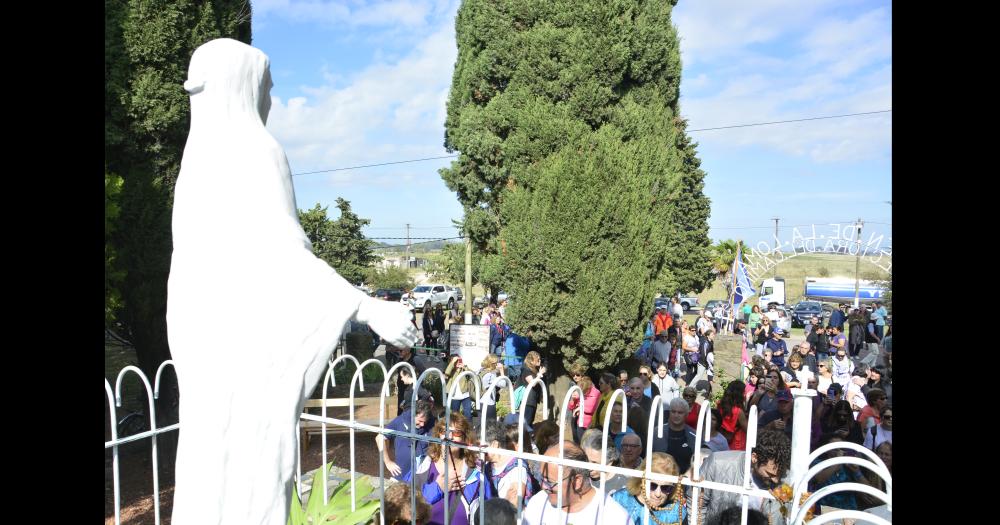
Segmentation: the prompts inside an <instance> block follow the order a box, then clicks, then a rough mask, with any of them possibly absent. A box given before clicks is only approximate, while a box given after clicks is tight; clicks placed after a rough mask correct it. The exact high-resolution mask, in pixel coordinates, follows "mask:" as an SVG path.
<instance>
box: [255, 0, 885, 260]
mask: <svg viewBox="0 0 1000 525" xmlns="http://www.w3.org/2000/svg"><path fill="white" fill-rule="evenodd" d="M252 5H253V9H254V13H253V45H254V46H255V47H257V48H259V49H261V50H262V51H264V52H265V53H266V54H267V55H268V56H269V57H270V59H271V69H272V76H273V78H274V84H275V86H274V89H273V90H272V92H271V94H272V97H273V99H274V103H273V105H272V110H271V114H270V117H269V119H268V129H269V130H270V131H271V133H272V134H273V135H274V136H275V137H276V138H277V139H278V141H279V142H280V143H281V144H282V145H283V146H284V148H285V151H286V153H287V155H288V160H289V163H290V164H291V168H292V173H293V174H296V173H304V172H311V171H319V170H328V169H333V168H342V167H348V166H357V165H365V164H376V163H381V162H392V161H399V160H407V159H417V158H426V157H436V156H443V155H447V152H446V151H445V149H444V147H443V140H444V118H445V101H446V100H447V95H448V89H449V88H450V85H451V74H452V70H453V67H454V62H455V57H456V54H457V53H456V48H455V36H454V20H455V12H456V10H457V9H458V5H459V1H457V0H389V1H367V0H339V1H328V2H322V1H316V0H312V1H291V0H260V1H254V2H252ZM891 15H892V4H891V2H887V1H863V0H835V1H834V0H754V1H752V2H746V1H736V0H681V1H680V2H679V3H678V5H677V7H675V8H674V13H673V21H674V24H675V25H676V26H677V28H678V31H679V33H680V36H681V51H682V58H683V62H684V69H683V77H682V82H681V114H682V116H684V117H686V118H687V119H688V120H689V126H688V127H689V129H699V128H707V127H718V126H726V125H734V124H746V123H757V122H771V121H777V120H791V119H800V118H809V117H817V116H828V115H841V114H847V113H861V112H871V111H880V110H886V109H891V108H892V25H891ZM891 115H892V114H891V113H881V114H877V115H867V116H860V117H848V118H840V119H830V120H817V121H810V122H798V123H790V124H778V125H769V126H756V127H749V128H740V129H730V130H717V131H701V132H692V133H691V136H692V137H693V138H694V139H695V140H696V141H697V142H698V143H699V147H698V153H699V157H700V158H701V160H702V168H703V169H704V170H705V172H706V173H707V176H706V178H705V193H706V194H707V195H708V196H709V198H710V199H711V200H712V215H711V217H710V218H709V226H710V233H709V235H710V236H711V238H712V239H713V240H715V239H722V238H742V239H743V240H744V241H745V242H747V243H749V244H756V243H757V242H759V241H762V240H767V239H770V238H771V237H772V236H773V232H774V222H773V221H772V220H771V218H772V217H779V218H780V221H779V227H780V229H781V232H780V233H779V237H781V238H782V239H789V238H790V236H791V226H795V225H807V224H828V223H847V222H849V221H853V220H855V219H856V218H858V217H861V218H863V219H864V220H865V227H864V233H863V238H866V239H867V238H868V237H869V235H871V234H872V233H875V234H882V235H884V236H885V238H886V239H888V238H890V237H891V236H892V230H891V224H890V223H891V222H892V220H891V211H892V207H891V205H889V204H887V203H886V201H891V200H892V196H891V191H892V136H891V133H892V116H891ZM449 162H450V160H449V159H442V160H433V161H424V162H416V163H408V164H397V165H391V166H382V167H376V168H365V169H356V170H343V171H336V172H332V173H321V174H312V175H297V176H295V177H294V178H293V180H294V184H295V192H296V200H297V202H298V205H299V208H302V209H307V208H311V207H312V206H314V205H315V204H316V203H317V202H318V203H320V204H322V205H324V206H330V208H331V209H332V210H333V215H336V210H335V208H334V206H333V205H334V201H335V200H336V198H337V197H343V198H345V199H347V200H349V201H351V205H352V207H353V208H354V210H355V211H356V212H357V213H358V214H359V215H361V216H362V217H367V218H370V219H371V220H372V223H371V225H370V227H369V228H368V229H367V230H366V233H367V234H368V235H369V236H370V237H403V236H405V224H407V223H409V224H410V225H411V231H410V234H411V235H412V236H413V237H452V236H454V235H455V234H456V230H455V229H454V228H453V227H452V226H451V224H452V219H460V218H461V215H462V209H461V206H460V205H459V204H458V202H457V200H456V198H455V196H454V194H453V193H451V192H450V191H449V190H448V188H447V187H446V186H445V184H444V182H443V181H442V180H441V178H440V176H439V175H438V174H437V170H438V168H440V167H443V166H446V165H448V163H449ZM803 230H804V229H803ZM384 242H389V243H395V242H396V241H393V240H385V241H384ZM890 244H891V243H890V242H888V240H887V241H885V242H884V243H883V245H890Z"/></svg>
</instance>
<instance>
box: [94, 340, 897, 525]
mask: <svg viewBox="0 0 1000 525" xmlns="http://www.w3.org/2000/svg"><path fill="white" fill-rule="evenodd" d="M345 361H351V362H353V364H354V368H355V371H354V374H353V375H352V376H351V382H350V390H349V393H348V399H349V406H350V410H349V415H348V417H349V418H348V419H346V420H345V419H338V418H334V417H329V416H328V415H327V408H326V406H327V404H326V401H327V400H328V399H329V387H331V386H336V379H335V375H334V369H335V368H336V366H338V365H340V364H341V363H342V362H345ZM172 364H173V363H172V361H166V362H164V363H163V364H162V365H161V366H160V369H159V370H157V374H156V380H155V386H151V385H150V383H149V380H148V379H147V378H146V376H145V375H144V374H143V373H142V371H141V370H139V369H138V368H136V367H134V366H129V367H126V368H124V369H123V370H122V371H121V373H119V375H118V379H117V381H116V384H115V389H114V391H112V388H111V385H110V383H109V382H108V381H107V380H105V392H106V394H107V397H108V401H109V410H110V415H111V421H112V425H111V440H110V441H107V442H105V449H111V450H112V456H113V478H114V483H113V485H114V501H115V507H114V508H115V525H120V523H121V517H120V486H119V462H118V447H119V446H120V445H122V444H124V443H128V442H132V441H137V440H140V439H147V438H148V439H151V440H152V449H153V452H152V465H153V477H154V480H153V490H154V494H153V506H154V508H155V511H154V512H155V515H154V519H155V523H156V524H157V525H159V523H160V509H159V481H158V458H157V448H156V438H157V436H158V435H159V434H162V433H165V432H170V431H173V430H177V429H179V428H180V422H178V423H176V424H173V425H169V426H166V427H163V428H156V407H155V404H154V403H153V401H154V400H155V399H157V398H158V397H159V388H160V377H161V373H162V371H163V369H164V367H166V366H167V365H172ZM370 366H375V367H377V368H379V369H381V371H382V374H383V379H382V383H381V387H380V388H379V404H380V406H379V420H378V421H379V424H378V426H375V425H369V424H365V423H361V422H358V421H357V420H356V418H355V411H354V405H355V403H354V398H355V391H356V390H357V391H359V392H364V382H363V381H362V380H361V378H362V372H363V370H364V369H365V368H366V367H370ZM402 368H408V369H409V371H410V372H411V373H414V375H415V372H416V370H414V369H413V366H412V365H411V364H409V363H405V362H401V363H397V364H395V365H394V366H392V367H391V368H389V369H388V370H387V369H386V367H385V365H384V364H383V363H382V362H381V361H379V360H377V359H369V360H367V361H364V362H360V363H359V362H358V360H357V359H356V358H355V357H354V356H351V355H341V356H339V357H337V358H336V359H334V360H333V361H332V362H331V363H330V366H329V367H328V369H327V373H326V375H325V377H324V379H323V401H324V403H323V406H322V409H321V413H320V415H315V414H307V413H303V414H302V415H301V416H300V419H301V420H303V421H315V422H319V423H320V424H321V429H322V434H323V435H322V458H323V460H322V467H320V468H323V469H324V473H323V474H324V475H323V487H322V490H323V496H324V503H325V502H326V501H327V497H328V494H329V487H328V486H327V484H328V479H329V472H328V471H326V470H325V469H326V465H327V463H328V462H327V456H328V446H327V445H328V444H327V438H326V435H327V432H326V430H327V427H328V425H334V426H340V427H346V428H347V429H348V431H349V436H350V437H349V442H350V443H349V447H350V458H351V460H350V462H351V465H350V466H351V472H350V479H349V483H350V487H349V491H350V494H351V501H352V511H353V510H355V505H356V500H355V498H354V494H355V484H356V480H355V473H356V469H355V466H356V465H355V453H356V448H355V445H356V444H355V433H356V432H357V431H363V432H372V433H376V434H380V435H382V436H394V437H397V438H406V439H410V440H414V441H422V442H427V443H438V444H441V445H445V446H448V447H455V448H462V449H466V450H471V451H473V452H476V453H478V454H479V456H480V460H483V461H485V454H486V453H493V454H502V455H505V456H507V457H516V458H519V459H522V460H525V461H529V462H542V463H548V464H550V465H553V466H556V467H557V468H558V469H559V472H558V474H559V478H558V479H562V469H563V468H566V467H569V468H574V467H575V468H581V469H587V470H591V471H595V472H599V473H600V482H599V489H598V490H599V491H600V493H601V494H603V493H605V488H606V482H607V479H608V477H609V476H613V475H622V476H626V477H641V478H643V479H644V480H645V481H644V483H645V488H646V490H648V489H649V482H658V483H681V484H683V485H686V486H689V487H691V495H692V497H691V498H690V501H691V502H692V505H693V508H694V509H697V508H698V502H699V501H700V500H699V496H700V492H701V491H703V490H706V489H709V490H720V491H727V492H734V493H737V494H739V495H740V501H741V506H742V520H741V522H742V523H746V519H747V512H748V507H749V501H750V498H751V497H755V498H764V499H774V496H773V495H772V494H771V493H770V492H768V491H765V490H762V489H757V488H754V487H753V486H752V484H751V474H750V461H745V462H744V470H743V476H742V483H741V484H740V485H730V484H726V483H719V482H715V481H709V480H704V479H701V464H702V462H703V460H704V459H705V452H704V447H702V446H696V447H695V448H694V454H693V458H692V468H691V471H690V474H691V475H690V476H688V475H680V476H673V475H667V474H659V473H654V472H652V464H651V462H648V461H647V462H646V467H645V471H640V470H638V469H630V468H623V467H617V466H612V465H608V464H607V458H608V445H609V443H608V440H609V439H608V438H609V432H608V431H609V429H610V426H611V412H612V411H611V409H610V407H612V406H613V405H614V404H615V403H616V402H618V399H619V397H621V403H622V407H623V409H627V408H628V407H627V405H628V403H627V399H626V397H625V393H624V392H623V391H621V390H616V391H615V392H614V393H613V394H612V396H611V398H610V399H609V400H608V407H609V408H608V410H606V411H605V415H604V421H603V422H602V423H603V425H602V427H601V428H602V429H603V432H604V437H603V439H602V443H601V462H600V463H591V462H581V461H574V460H569V459H565V458H564V457H563V456H564V454H563V447H562V445H560V457H558V458H553V457H548V456H543V455H542V454H536V453H532V452H526V451H525V446H526V445H527V444H525V443H524V426H525V424H527V423H531V422H526V421H525V420H524V414H523V411H519V412H518V415H519V417H518V450H514V451H512V450H506V449H497V448H492V447H488V446H480V445H475V444H468V443H462V442H456V441H452V440H450V439H448V435H447V434H446V437H445V438H444V439H442V438H439V437H437V436H433V435H420V434H417V433H416V432H415V431H409V432H406V431H398V430H393V429H389V428H386V426H385V425H386V420H385V406H386V401H387V398H388V397H389V396H390V395H391V394H390V388H389V381H390V380H391V378H392V377H393V376H394V375H395V374H397V373H398V372H399V371H400V370H401V369H402ZM129 372H134V373H136V374H137V375H139V377H140V379H141V381H142V383H143V385H144V387H145V389H146V394H147V399H148V400H149V403H148V405H149V420H150V423H151V428H150V430H148V431H145V432H141V433H137V434H135V435H132V436H127V437H124V438H119V436H118V432H117V428H116V425H115V422H116V421H117V418H116V416H117V411H116V408H117V407H121V404H122V396H121V384H122V379H123V377H124V376H125V375H126V374H127V373H129ZM432 375H435V376H437V378H438V379H439V380H440V384H441V399H442V402H443V405H444V419H445V425H446V427H445V428H449V424H450V421H451V403H450V401H451V397H452V395H453V394H454V393H455V392H456V390H457V389H456V388H455V386H456V385H458V383H459V382H458V381H457V380H456V381H454V384H453V388H452V389H451V391H450V392H449V391H448V389H447V386H446V385H447V380H446V378H445V376H444V374H443V372H442V371H441V370H439V369H437V368H428V369H427V370H424V372H422V373H421V374H420V376H419V377H418V378H417V379H416V381H415V383H414V388H413V389H412V390H411V395H412V396H413V398H412V400H411V403H410V418H411V423H412V421H413V420H414V419H416V405H417V399H418V394H419V386H420V385H422V384H423V383H424V380H425V379H427V378H428V377H429V376H432ZM462 375H463V376H466V377H468V379H469V380H470V381H471V383H472V390H474V392H469V393H470V394H473V393H474V396H475V397H473V399H474V400H475V405H476V408H477V409H478V410H479V412H480V413H481V414H483V413H485V409H486V399H485V398H486V396H488V395H489V394H488V393H487V394H484V393H483V392H484V390H485V391H486V392H489V391H490V390H491V389H492V387H494V386H499V387H501V389H503V390H507V392H508V395H509V396H510V399H511V401H513V398H514V387H513V384H511V382H510V380H509V379H508V378H506V377H502V376H501V377H500V378H498V379H497V381H496V382H495V383H493V384H491V385H483V384H482V381H481V379H480V378H479V376H478V375H476V374H475V373H473V372H471V371H466V372H463V373H462ZM504 386H506V388H503V387H504ZM535 386H538V387H540V389H541V390H542V392H543V395H542V396H541V403H542V418H543V419H548V418H549V406H548V392H547V389H546V385H545V383H544V382H543V381H542V379H541V378H535V379H534V380H533V381H532V382H530V383H529V384H528V385H526V391H530V389H531V388H534V387H535ZM574 393H577V394H579V395H581V396H582V395H583V392H582V391H581V389H580V388H579V387H577V386H573V387H571V388H570V389H569V390H568V391H567V392H566V395H565V397H564V398H563V402H562V404H561V407H562V411H561V412H560V417H559V422H558V424H559V430H560V435H561V436H566V435H567V432H566V430H567V429H566V423H567V422H568V421H570V417H571V416H569V415H568V414H567V409H568V403H569V401H570V399H571V397H572V395H573V394H574ZM792 393H793V396H794V397H795V405H796V406H795V408H796V410H795V412H794V419H793V432H792V437H793V438H792V468H791V469H790V472H789V478H790V479H791V482H792V486H793V498H792V502H791V504H790V506H791V509H790V512H789V513H788V516H789V518H790V519H791V521H790V523H792V524H795V525H798V524H800V523H805V521H804V520H805V517H806V515H807V512H808V509H809V508H810V507H812V506H814V505H815V504H817V503H818V501H819V500H820V499H822V498H824V497H825V496H827V495H829V494H832V493H836V492H841V491H857V492H863V493H866V494H869V495H872V496H874V497H876V498H878V499H880V500H881V501H884V502H885V503H886V506H887V510H889V511H890V512H891V508H892V507H891V505H892V476H891V474H890V473H889V471H888V469H887V468H886V466H885V464H884V463H883V462H882V461H881V459H880V458H878V456H876V455H875V454H874V453H872V452H871V451H869V450H867V449H865V448H864V447H861V446H859V445H856V444H854V443H847V442H840V443H832V444H830V445H826V446H823V447H820V448H819V449H817V450H815V451H813V452H811V453H810V452H809V429H810V428H811V418H812V410H811V407H812V400H811V396H813V395H815V392H814V391H807V390H800V389H793V390H792ZM666 405H667V403H664V401H663V398H661V397H660V396H657V397H656V398H654V399H653V403H652V405H651V407H653V408H651V413H650V414H649V421H648V430H647V435H646V439H645V445H646V457H647V458H648V457H650V455H651V454H652V451H653V450H652V446H653V437H654V435H655V436H657V437H660V438H662V436H663V426H664V424H663V423H664V421H663V419H664V416H663V407H664V406H666ZM800 407H803V409H801V410H800V409H799V408H800ZM623 412H625V410H623ZM756 416H757V408H756V407H751V409H750V412H749V414H748V417H747V420H748V423H749V428H748V429H747V446H746V449H747V450H748V451H749V450H751V449H752V448H753V446H754V445H755V444H756V441H757V433H758V428H757V417H756ZM710 417H711V415H710V406H709V404H708V402H707V401H702V402H701V410H700V411H699V416H698V420H697V425H696V428H695V439H696V443H707V442H708V441H709V438H710V436H709V432H708V430H709V428H710ZM580 419H581V420H582V414H581V418H580ZM625 419H626V418H624V417H623V418H622V422H621V429H620V431H622V432H623V431H625V430H626V421H625ZM579 422H580V421H578V423H579ZM485 423H486V422H485V419H484V418H481V424H480V428H479V433H480V435H479V443H486V440H485V439H486V424H485ZM657 423H659V424H657ZM409 428H411V429H412V428H413V427H412V425H411V426H410V427H409ZM414 430H415V429H414ZM297 432H298V430H297ZM296 437H298V436H296ZM560 442H562V440H560ZM296 443H298V444H299V446H301V443H302V441H301V440H299V439H296ZM612 446H613V444H612ZM836 448H844V449H850V450H854V451H856V452H858V453H860V454H861V455H862V456H863V457H849V456H845V457H839V458H831V459H826V460H823V461H820V462H819V463H817V464H816V465H814V466H812V467H810V464H811V463H812V462H814V461H815V460H817V459H818V458H819V457H821V456H822V455H823V454H825V453H826V452H828V451H830V450H833V449H836ZM540 452H544V451H540ZM410 454H411V458H410V463H411V465H412V467H411V468H414V469H415V468H416V465H414V459H415V454H416V452H415V447H410ZM449 456H450V454H444V460H445V463H446V468H445V472H444V477H445V481H444V482H445V486H448V483H449V479H448V478H449V473H450V469H448V468H447V463H448V461H449V460H450V457H449ZM299 457H300V461H299V463H298V465H297V468H296V474H295V475H296V481H297V483H296V485H297V486H298V487H299V488H298V491H299V493H298V496H299V497H300V498H301V496H302V488H301V486H302V484H301V478H302V466H301V451H300V453H299ZM838 464H854V465H859V466H863V467H865V468H867V469H870V470H872V471H874V472H876V473H877V474H878V475H879V476H880V477H881V478H882V479H883V480H884V481H885V486H886V491H884V492H883V491H880V490H878V489H875V488H872V487H870V486H868V485H863V484H860V483H838V484H834V485H830V486H827V487H824V488H822V489H820V490H817V491H816V492H815V493H814V494H811V495H810V496H809V497H808V498H807V499H806V500H805V501H804V502H800V499H801V497H802V495H803V493H804V492H805V491H806V489H807V488H808V482H809V480H810V479H811V478H812V477H813V476H815V475H816V474H817V473H818V472H820V471H822V470H823V469H825V468H827V467H830V466H833V465H838ZM479 476H480V479H481V480H482V473H481V472H480V474H479ZM385 482H386V479H385V461H384V458H383V456H382V454H379V488H380V490H381V491H382V493H384V490H385ZM483 487H484V484H483V483H480V494H479V498H480V503H481V500H482V498H483V497H484V492H483ZM317 488H318V487H313V490H315V489H317ZM523 490H524V486H523V485H521V491H522V492H521V494H520V496H521V497H519V498H518V505H517V513H518V519H519V521H520V517H521V515H522V513H523V512H524V509H523V504H524V502H523V496H524V493H523ZM410 493H411V496H410V500H411V501H410V504H411V508H413V507H415V506H416V491H415V490H411V491H410ZM444 497H445V499H446V500H445V505H446V506H447V504H448V502H447V498H448V492H447V491H446V492H445V493H444ZM563 497H564V495H563V484H560V485H559V487H558V489H557V499H558V501H559V503H560V506H561V504H562V501H563ZM800 503H801V505H800ZM600 505H601V508H600V510H599V514H600V515H601V516H603V512H604V508H603V507H604V505H603V500H602V503H601V504H600ZM380 508H381V510H382V512H380V513H379V516H380V525H384V523H385V503H384V499H383V500H382V502H381V503H380ZM478 511H479V513H480V519H482V518H483V517H484V507H483V505H481V504H480V505H479V510H478ZM648 513H649V510H648V508H647V509H646V510H645V511H644V517H643V520H647V519H648ZM411 516H413V523H414V524H415V523H416V513H411ZM843 518H854V519H864V520H867V521H870V522H872V523H878V524H883V523H889V521H886V520H885V519H884V518H881V517H879V516H876V515H874V514H872V513H868V512H863V511H852V510H837V511H834V512H829V513H826V514H822V515H820V516H817V517H816V518H814V519H812V520H811V521H809V523H810V524H821V523H828V522H831V521H834V520H838V519H843ZM599 521H600V518H599ZM688 522H689V524H690V525H699V523H703V516H701V515H700V514H699V512H691V513H690V515H689V521H688ZM448 523H449V516H448V514H447V513H446V515H445V525H447V524H448Z"/></svg>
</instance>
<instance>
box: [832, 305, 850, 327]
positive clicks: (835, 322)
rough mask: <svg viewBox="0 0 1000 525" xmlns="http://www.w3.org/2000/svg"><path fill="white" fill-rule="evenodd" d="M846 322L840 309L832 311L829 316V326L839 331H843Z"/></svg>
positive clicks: (845, 317)
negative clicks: (835, 327) (836, 327)
mask: <svg viewBox="0 0 1000 525" xmlns="http://www.w3.org/2000/svg"><path fill="white" fill-rule="evenodd" d="M846 320H847V315H846V314H845V313H844V312H843V311H842V310H840V309H837V310H834V311H833V313H832V314H830V326H839V327H840V331H841V332H843V331H844V321H846Z"/></svg>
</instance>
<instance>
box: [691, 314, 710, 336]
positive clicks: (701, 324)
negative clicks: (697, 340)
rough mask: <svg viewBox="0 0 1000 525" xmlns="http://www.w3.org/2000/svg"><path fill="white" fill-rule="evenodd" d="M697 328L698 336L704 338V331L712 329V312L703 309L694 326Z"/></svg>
mask: <svg viewBox="0 0 1000 525" xmlns="http://www.w3.org/2000/svg"><path fill="white" fill-rule="evenodd" d="M695 326H696V327H697V328H698V336H699V337H705V331H706V330H708V329H709V328H712V327H713V325H712V312H711V310H709V309H708V308H705V309H704V310H702V312H701V316H700V317H698V322H697V323H696V324H695Z"/></svg>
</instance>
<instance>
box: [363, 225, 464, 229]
mask: <svg viewBox="0 0 1000 525" xmlns="http://www.w3.org/2000/svg"><path fill="white" fill-rule="evenodd" d="M365 228H366V229H368V230H405V229H406V226H365ZM448 228H457V227H456V226H454V225H452V226H410V229H411V230H445V229H448Z"/></svg>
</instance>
